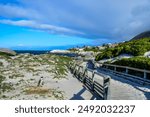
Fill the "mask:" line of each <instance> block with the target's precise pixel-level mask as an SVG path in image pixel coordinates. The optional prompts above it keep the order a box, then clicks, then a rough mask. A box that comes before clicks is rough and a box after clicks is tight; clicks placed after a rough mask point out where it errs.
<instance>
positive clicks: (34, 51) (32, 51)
mask: <svg viewBox="0 0 150 117" xmlns="http://www.w3.org/2000/svg"><path fill="white" fill-rule="evenodd" d="M14 51H15V52H16V53H17V54H25V53H30V54H34V55H40V54H47V53H49V52H50V51H51V50H49V51H48V50H14ZM49 54H55V55H59V56H69V57H77V56H78V54H75V53H66V54H63V53H49Z"/></svg>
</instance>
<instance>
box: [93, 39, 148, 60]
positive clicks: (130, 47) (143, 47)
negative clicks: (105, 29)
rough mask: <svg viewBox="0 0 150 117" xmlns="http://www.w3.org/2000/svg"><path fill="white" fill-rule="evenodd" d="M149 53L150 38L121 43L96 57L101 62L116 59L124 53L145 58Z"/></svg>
mask: <svg viewBox="0 0 150 117" xmlns="http://www.w3.org/2000/svg"><path fill="white" fill-rule="evenodd" d="M147 51H150V38H143V39H139V40H132V41H128V42H125V43H120V44H118V45H117V46H115V47H107V48H106V49H104V50H102V51H101V53H99V54H98V55H97V56H96V57H95V60H96V61H99V60H101V59H104V58H107V59H108V58H112V57H116V56H118V55H120V54H122V53H125V54H131V55H133V56H143V55H144V53H145V52H147Z"/></svg>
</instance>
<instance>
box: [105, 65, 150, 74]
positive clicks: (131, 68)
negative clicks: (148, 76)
mask: <svg viewBox="0 0 150 117" xmlns="http://www.w3.org/2000/svg"><path fill="white" fill-rule="evenodd" d="M103 65H106V66H112V67H120V68H127V69H130V70H134V71H140V72H147V73H150V71H149V70H145V69H144V70H143V69H139V68H134V67H128V66H121V65H112V64H103Z"/></svg>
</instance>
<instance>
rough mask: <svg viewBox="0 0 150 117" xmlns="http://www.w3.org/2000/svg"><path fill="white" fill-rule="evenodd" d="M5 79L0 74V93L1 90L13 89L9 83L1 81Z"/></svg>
mask: <svg viewBox="0 0 150 117" xmlns="http://www.w3.org/2000/svg"><path fill="white" fill-rule="evenodd" d="M5 79H6V78H5V77H4V76H2V75H0V94H2V92H5V91H9V90H12V89H13V87H12V85H11V84H10V83H4V82H3V81H4V80H5Z"/></svg>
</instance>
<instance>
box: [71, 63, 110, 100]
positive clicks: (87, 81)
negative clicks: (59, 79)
mask: <svg viewBox="0 0 150 117" xmlns="http://www.w3.org/2000/svg"><path fill="white" fill-rule="evenodd" d="M69 69H70V71H71V73H72V74H73V75H74V76H75V77H76V78H77V79H78V80H80V81H81V82H82V83H83V84H84V85H85V86H86V87H88V88H89V90H90V91H92V92H94V93H97V94H98V95H99V96H100V97H101V98H102V99H104V100H106V99H108V95H109V86H110V76H107V75H104V74H101V73H99V72H96V71H95V70H91V69H88V68H84V67H83V66H80V65H78V64H75V63H70V64H69Z"/></svg>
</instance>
